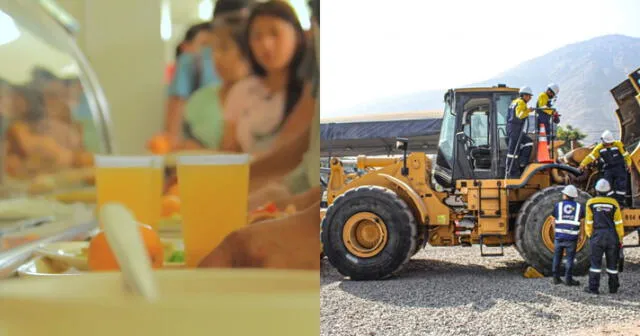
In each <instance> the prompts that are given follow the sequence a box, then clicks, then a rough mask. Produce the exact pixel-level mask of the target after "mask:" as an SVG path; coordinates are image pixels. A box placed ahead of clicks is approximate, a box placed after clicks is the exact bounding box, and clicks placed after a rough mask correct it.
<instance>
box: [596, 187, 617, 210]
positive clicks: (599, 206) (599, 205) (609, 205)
mask: <svg viewBox="0 0 640 336" xmlns="http://www.w3.org/2000/svg"><path fill="white" fill-rule="evenodd" d="M612 192H613V191H612ZM591 206H593V207H594V208H613V204H605V203H599V204H592V205H591Z"/></svg>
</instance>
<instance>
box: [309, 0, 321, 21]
mask: <svg viewBox="0 0 640 336" xmlns="http://www.w3.org/2000/svg"><path fill="white" fill-rule="evenodd" d="M308 5H309V8H310V9H311V17H314V18H316V21H317V22H318V25H320V0H309V2H308Z"/></svg>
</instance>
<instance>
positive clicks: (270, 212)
mask: <svg viewBox="0 0 640 336" xmlns="http://www.w3.org/2000/svg"><path fill="white" fill-rule="evenodd" d="M295 212H296V207H295V206H294V205H293V204H289V205H288V206H287V207H285V208H284V210H281V209H278V207H277V206H276V204H275V203H273V202H270V203H267V204H265V205H264V206H262V207H260V208H258V209H256V210H254V211H252V212H251V213H249V218H248V220H247V222H248V223H249V224H254V223H257V222H262V221H265V220H269V219H276V218H282V217H285V216H288V215H291V214H294V213H295Z"/></svg>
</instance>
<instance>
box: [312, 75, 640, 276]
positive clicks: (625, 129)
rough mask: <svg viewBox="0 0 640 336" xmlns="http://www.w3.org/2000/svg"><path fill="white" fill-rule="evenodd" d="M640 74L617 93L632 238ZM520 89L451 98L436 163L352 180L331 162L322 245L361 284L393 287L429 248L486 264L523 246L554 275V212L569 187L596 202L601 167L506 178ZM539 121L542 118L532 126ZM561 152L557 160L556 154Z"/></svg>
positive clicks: (636, 220)
mask: <svg viewBox="0 0 640 336" xmlns="http://www.w3.org/2000/svg"><path fill="white" fill-rule="evenodd" d="M634 76H635V77H634ZM639 76H640V69H639V70H638V71H636V72H634V73H633V74H632V75H630V76H629V79H627V80H625V81H624V82H623V83H621V84H620V85H618V86H617V87H616V88H614V89H613V90H611V93H612V94H613V96H614V98H615V100H616V102H617V104H618V106H619V109H618V110H617V116H618V119H619V121H620V128H621V133H622V141H623V142H624V143H625V145H626V146H627V150H628V151H629V152H632V154H631V157H632V160H633V164H634V169H633V170H632V171H631V173H630V175H631V176H630V177H631V178H630V188H629V192H628V194H627V195H628V202H627V204H625V207H624V209H623V217H624V226H625V231H626V232H627V233H630V232H632V231H634V230H636V229H638V228H639V227H640V179H639V176H640V175H639V174H638V171H639V170H640V150H639V149H638V148H637V145H638V141H639V140H640V105H639V104H640V103H639V100H640V98H638V97H640V95H639V93H640V88H639V87H638V83H639V82H638V81H639V80H640V79H639V78H640V77H639ZM517 96H518V89H515V88H509V87H506V86H505V85H498V86H496V87H490V88H463V89H451V90H449V91H448V92H446V94H445V96H444V102H445V108H444V116H443V121H442V128H441V133H440V140H439V148H438V152H437V155H436V158H435V160H433V162H432V160H430V159H428V158H427V156H426V155H425V154H424V153H420V152H414V153H409V154H407V152H406V148H407V143H406V140H404V139H399V141H398V143H397V147H398V148H399V149H404V155H403V157H402V158H368V157H364V156H361V157H358V160H357V162H358V168H359V169H361V170H366V171H367V172H366V173H365V174H363V175H361V176H357V177H353V176H350V177H347V176H346V174H345V173H344V170H343V169H342V164H341V162H340V160H339V159H337V158H331V160H330V169H331V173H330V177H329V181H328V182H327V186H326V197H327V203H328V208H327V210H326V213H324V216H323V220H322V224H321V243H322V247H323V252H324V254H325V255H326V256H327V258H328V260H329V262H330V263H331V264H332V265H333V266H334V267H336V268H337V269H338V271H339V272H340V273H342V274H343V275H345V276H348V277H350V278H351V279H352V280H374V279H382V278H385V277H387V276H389V275H391V274H393V273H394V272H396V271H397V270H399V269H400V268H401V267H402V266H403V265H404V264H405V263H406V262H407V261H408V260H409V259H410V258H411V256H413V255H414V254H415V253H417V252H418V251H419V250H420V249H421V248H422V247H423V246H425V245H426V244H430V245H432V246H458V245H461V246H471V245H474V244H477V245H480V253H481V255H482V256H502V255H503V249H504V247H505V246H511V245H515V248H516V249H517V250H518V252H519V253H520V254H521V255H522V257H523V258H524V260H525V261H526V263H527V264H528V265H530V266H531V267H533V268H535V269H536V270H537V271H539V272H540V273H542V274H544V275H549V274H550V273H551V264H552V260H553V244H554V242H553V241H554V239H553V236H554V234H553V224H552V223H553V221H552V220H551V218H552V217H551V212H552V209H553V206H554V204H555V203H556V202H558V201H560V199H561V190H562V188H563V185H564V184H567V183H573V184H575V185H576V186H577V187H579V188H580V189H581V191H580V193H579V197H578V201H580V202H582V203H584V202H586V201H587V200H588V199H589V198H590V197H591V195H590V193H589V192H590V191H591V190H592V185H593V183H595V180H596V179H597V177H598V174H599V171H598V168H597V167H595V166H594V167H589V169H587V172H585V173H583V174H581V173H580V171H578V170H577V169H576V167H577V165H578V164H579V162H580V161H581V160H582V158H584V156H586V155H588V153H589V152H590V150H589V149H588V148H579V149H576V150H574V151H572V152H570V153H568V154H566V155H564V156H562V157H560V158H557V159H554V160H553V161H552V162H551V163H544V162H536V160H535V157H536V154H535V153H536V152H537V150H536V148H537V146H538V143H537V134H535V128H534V130H531V127H529V131H530V132H531V133H532V134H530V137H531V138H532V139H534V145H533V146H534V150H533V151H532V160H531V161H530V162H531V163H529V164H528V165H527V166H526V167H524V168H523V172H522V173H521V175H520V177H519V178H515V179H506V178H505V168H506V167H505V164H506V154H507V134H506V123H507V122H506V120H507V111H508V107H509V105H510V103H511V102H512V101H513V100H514V99H515V98H517ZM532 119H533V120H535V116H532ZM552 152H553V150H552ZM588 245H589V243H588V240H587V239H585V236H584V233H583V232H581V234H580V238H579V242H578V248H577V251H578V252H577V254H576V262H575V270H576V273H578V274H584V273H586V272H587V270H588V268H589V254H588V251H589V249H588Z"/></svg>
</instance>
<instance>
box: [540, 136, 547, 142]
mask: <svg viewBox="0 0 640 336" xmlns="http://www.w3.org/2000/svg"><path fill="white" fill-rule="evenodd" d="M538 142H547V137H543V136H541V137H538Z"/></svg>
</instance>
